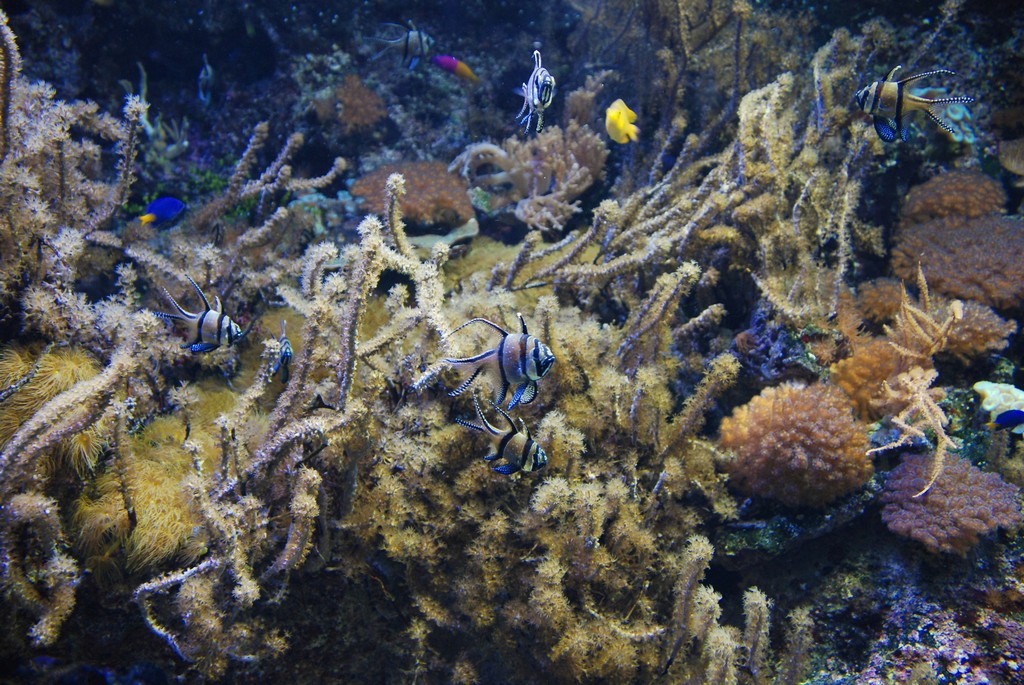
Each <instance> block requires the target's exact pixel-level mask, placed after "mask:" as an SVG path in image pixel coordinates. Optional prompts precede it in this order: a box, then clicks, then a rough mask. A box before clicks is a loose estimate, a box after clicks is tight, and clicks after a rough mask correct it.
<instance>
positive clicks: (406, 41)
mask: <svg viewBox="0 0 1024 685" xmlns="http://www.w3.org/2000/svg"><path fill="white" fill-rule="evenodd" d="M384 26H393V27H395V28H397V29H400V30H402V31H404V32H405V34H404V35H402V36H400V37H398V38H375V39H374V40H379V41H381V42H382V43H387V46H386V47H385V48H384V49H383V50H381V51H380V52H378V53H377V54H376V55H374V56H373V57H372V58H371V59H377V58H378V57H380V56H381V55H383V54H384V53H385V52H387V51H388V50H390V49H391V48H398V49H400V50H401V51H402V64H403V65H404V66H406V67H408V68H409V69H414V68H415V67H416V65H417V64H419V62H420V59H421V58H424V57H426V56H427V55H429V54H430V50H431V49H432V48H433V47H434V39H433V38H431V37H430V36H428V35H427V34H426V33H424V32H423V31H420V30H419V29H417V28H416V27H415V26H414V25H413V23H412V22H411V21H410V22H409V25H408V26H402V25H401V24H391V23H385V24H384Z"/></svg>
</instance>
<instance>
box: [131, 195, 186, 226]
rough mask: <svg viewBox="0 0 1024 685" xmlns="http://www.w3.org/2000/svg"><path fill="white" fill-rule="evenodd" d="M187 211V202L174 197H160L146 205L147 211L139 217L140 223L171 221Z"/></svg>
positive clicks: (155, 223) (157, 223) (154, 223)
mask: <svg viewBox="0 0 1024 685" xmlns="http://www.w3.org/2000/svg"><path fill="white" fill-rule="evenodd" d="M184 211H185V203H184V202H182V201H181V200H178V199H176V198H173V197H159V198H157V199H155V200H153V201H152V202H150V203H149V204H148V205H146V213H145V214H143V215H142V216H140V217H139V223H140V224H149V223H151V224H153V225H154V226H159V225H160V224H166V223H170V222H171V221H174V220H175V219H177V218H178V215H179V214H181V213H182V212H184Z"/></svg>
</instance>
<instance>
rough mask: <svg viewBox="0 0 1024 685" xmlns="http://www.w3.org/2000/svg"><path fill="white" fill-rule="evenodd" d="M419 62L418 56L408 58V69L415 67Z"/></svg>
mask: <svg viewBox="0 0 1024 685" xmlns="http://www.w3.org/2000/svg"><path fill="white" fill-rule="evenodd" d="M419 63H420V58H419V57H413V58H412V59H410V60H409V71H412V70H413V69H415V68H416V65H417V64H419Z"/></svg>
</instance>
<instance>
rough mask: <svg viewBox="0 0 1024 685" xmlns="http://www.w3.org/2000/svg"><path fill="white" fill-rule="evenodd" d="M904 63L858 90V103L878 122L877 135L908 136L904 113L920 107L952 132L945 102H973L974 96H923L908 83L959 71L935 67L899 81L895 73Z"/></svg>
mask: <svg viewBox="0 0 1024 685" xmlns="http://www.w3.org/2000/svg"><path fill="white" fill-rule="evenodd" d="M901 68H902V66H900V65H897V66H896V67H893V70H892V71H890V72H889V74H888V75H887V76H886V77H885V79H884V80H882V81H875V82H874V83H872V84H871V85H869V86H865V87H864V88H861V89H860V90H858V91H857V96H856V99H857V106H858V107H860V108H861V110H863V111H864V112H867V113H868V114H870V115H871V116H872V118H873V119H874V123H875V132H876V133H877V134H878V137H879V138H881V139H882V140H884V141H885V142H887V143H891V142H892V141H894V140H896V135H897V134H899V136H900V138H902V139H903V140H906V139H907V127H906V126H904V124H903V117H904V116H905V115H906V114H907V113H908V112H913V111H921V112H924V113H925V114H927V115H928V116H929V117H930V118H931V120H932V121H934V122H935V123H936V124H938V125H939V127H940V128H942V129H943V130H944V131H947V132H948V133H953V129H952V127H951V126H950V125H949V124H947V123H946V122H945V121H943V119H942V116H941V114H942V106H943V105H948V104H952V103H962V104H970V103H972V102H974V98H972V97H968V96H966V95H958V96H954V97H948V98H923V97H919V96H917V95H911V94H910V93H909V92H908V91H907V85H908V84H909V83H912V82H914V81H917V80H918V79H922V78H925V77H926V76H935V75H936V74H949V75H955V74H956V72H953V71H950V70H949V69H933V70H932V71H926V72H923V73H920V74H914V75H913V76H908V77H907V78H905V79H901V80H899V81H896V80H894V79H893V77H894V76H895V75H896V72H897V71H898V70H899V69H901Z"/></svg>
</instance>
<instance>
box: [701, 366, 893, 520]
mask: <svg viewBox="0 0 1024 685" xmlns="http://www.w3.org/2000/svg"><path fill="white" fill-rule="evenodd" d="M721 445H722V447H724V448H726V449H728V450H731V451H733V452H735V454H736V459H735V461H732V462H731V463H730V464H729V466H728V470H729V473H730V474H731V477H732V481H731V482H732V483H733V484H734V485H735V486H736V487H737V488H738V489H740V490H742V491H743V492H746V493H749V494H753V495H759V496H761V497H770V498H772V499H776V500H779V501H780V502H782V503H783V504H786V505H789V506H812V507H822V506H824V505H826V504H828V503H829V502H831V501H832V500H834V499H836V498H837V497H840V496H842V495H845V494H847V493H849V492H852V491H854V490H856V489H857V488H859V487H860V486H861V485H863V484H864V483H865V482H867V480H868V478H870V477H871V474H872V471H873V466H872V464H871V460H870V459H869V458H868V457H867V455H866V452H867V450H868V439H867V431H866V430H865V426H864V425H863V424H862V423H860V422H859V421H857V420H856V419H855V418H854V416H853V409H852V407H851V406H850V402H849V400H848V399H847V398H846V396H845V395H843V393H842V392H841V391H839V390H837V389H836V388H833V387H831V386H828V385H825V384H823V383H816V384H814V385H809V386H804V385H800V384H797V383H788V384H785V385H782V386H779V387H775V388H768V389H766V390H765V391H763V392H762V393H761V394H760V395H758V396H757V397H755V398H754V399H752V400H751V401H750V402H749V403H747V404H746V405H744V406H742V407H740V408H738V409H737V410H736V411H735V412H733V414H732V416H730V417H729V418H727V419H725V420H724V421H722V437H721Z"/></svg>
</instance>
